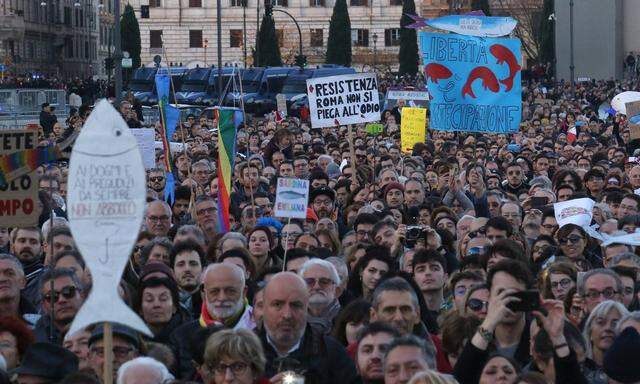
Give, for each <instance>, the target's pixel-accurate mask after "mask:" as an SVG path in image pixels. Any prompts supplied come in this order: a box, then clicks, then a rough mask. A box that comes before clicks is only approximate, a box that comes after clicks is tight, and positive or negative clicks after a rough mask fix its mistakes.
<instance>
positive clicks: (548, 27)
mask: <svg viewBox="0 0 640 384" xmlns="http://www.w3.org/2000/svg"><path fill="white" fill-rule="evenodd" d="M553 8H554V4H553V0H544V4H543V5H542V13H541V15H540V21H539V22H540V52H538V58H539V60H540V63H541V64H546V63H551V64H554V63H555V61H556V48H555V23H554V22H553V20H549V17H550V16H551V15H552V14H553ZM551 67H552V68H553V67H555V66H554V65H552V66H551Z"/></svg>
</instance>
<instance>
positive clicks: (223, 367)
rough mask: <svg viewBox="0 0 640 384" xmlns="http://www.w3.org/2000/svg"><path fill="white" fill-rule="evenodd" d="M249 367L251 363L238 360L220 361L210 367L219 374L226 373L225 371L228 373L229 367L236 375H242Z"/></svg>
mask: <svg viewBox="0 0 640 384" xmlns="http://www.w3.org/2000/svg"><path fill="white" fill-rule="evenodd" d="M247 368H249V364H247V363H243V362H241V361H236V362H235V363H231V364H222V363H219V364H217V365H216V366H214V367H211V366H210V367H209V369H210V370H211V371H213V372H215V373H216V374H218V375H224V374H225V373H227V370H228V369H231V372H233V374H234V375H241V374H243V373H245V372H246V371H247Z"/></svg>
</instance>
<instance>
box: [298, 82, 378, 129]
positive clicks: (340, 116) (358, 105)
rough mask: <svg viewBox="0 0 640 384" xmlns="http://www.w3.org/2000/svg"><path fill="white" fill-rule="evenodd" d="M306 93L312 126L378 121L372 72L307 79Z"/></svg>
mask: <svg viewBox="0 0 640 384" xmlns="http://www.w3.org/2000/svg"><path fill="white" fill-rule="evenodd" d="M307 95H308V98H309V110H310V113H311V126H312V127H313V128H322V127H335V126H339V125H348V124H358V123H370V122H376V121H380V100H379V95H378V80H377V79H376V75H375V74H374V73H356V74H352V75H341V76H331V77H321V78H316V79H308V80H307Z"/></svg>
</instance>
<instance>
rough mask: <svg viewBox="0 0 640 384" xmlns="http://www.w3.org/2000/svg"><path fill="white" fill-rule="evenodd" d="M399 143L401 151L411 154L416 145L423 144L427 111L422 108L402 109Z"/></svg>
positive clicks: (425, 133)
mask: <svg viewBox="0 0 640 384" xmlns="http://www.w3.org/2000/svg"><path fill="white" fill-rule="evenodd" d="M401 115H402V121H401V124H400V142H401V145H402V151H403V152H405V153H411V152H412V151H413V146H414V145H415V144H416V143H424V141H425V139H426V136H427V132H426V131H427V129H426V127H427V110H426V109H424V108H410V107H404V108H402V112H401Z"/></svg>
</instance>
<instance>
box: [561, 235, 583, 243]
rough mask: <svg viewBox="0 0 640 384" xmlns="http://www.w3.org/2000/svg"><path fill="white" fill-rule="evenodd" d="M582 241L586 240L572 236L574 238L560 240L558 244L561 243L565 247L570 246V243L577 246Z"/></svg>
mask: <svg viewBox="0 0 640 384" xmlns="http://www.w3.org/2000/svg"><path fill="white" fill-rule="evenodd" d="M582 240H584V238H583V237H582V236H577V235H572V236H568V237H566V238H562V239H558V243H560V244H562V245H565V244H568V243H571V244H577V243H579V242H580V241H582Z"/></svg>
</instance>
